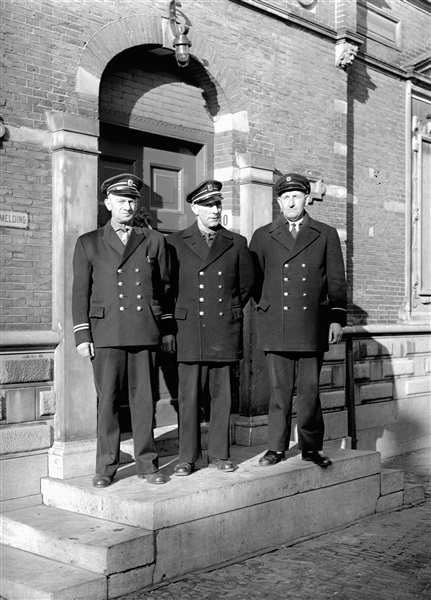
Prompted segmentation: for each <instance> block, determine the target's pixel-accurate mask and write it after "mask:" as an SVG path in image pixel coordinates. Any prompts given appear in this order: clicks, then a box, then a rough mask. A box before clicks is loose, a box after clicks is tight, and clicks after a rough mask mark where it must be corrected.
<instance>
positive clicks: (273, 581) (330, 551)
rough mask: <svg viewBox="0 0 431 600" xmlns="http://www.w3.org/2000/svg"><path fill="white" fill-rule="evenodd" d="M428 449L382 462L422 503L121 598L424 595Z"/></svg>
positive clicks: (430, 498) (429, 585)
mask: <svg viewBox="0 0 431 600" xmlns="http://www.w3.org/2000/svg"><path fill="white" fill-rule="evenodd" d="M429 462H430V453H429V451H421V452H416V453H412V454H410V455H405V456H404V457H400V460H397V459H391V460H390V461H385V462H384V463H383V466H384V467H385V468H403V469H405V470H406V476H405V479H406V481H409V482H414V483H422V484H423V485H425V489H426V493H427V497H426V502H425V503H422V504H418V505H416V506H411V507H406V508H403V509H400V510H396V511H393V512H386V513H380V514H378V515H373V516H372V517H368V518H366V519H362V520H360V521H358V522H356V523H354V524H352V525H350V526H347V527H343V528H340V529H338V530H336V531H332V532H329V533H326V534H323V535H320V536H318V537H315V538H313V539H308V540H304V541H302V542H298V543H296V544H293V545H287V546H282V547H280V548H277V549H276V550H274V551H272V552H267V553H266V554H262V555H259V556H254V557H252V558H249V559H246V560H242V561H240V562H237V563H235V564H230V565H227V566H224V567H221V568H218V569H214V570H208V571H206V572H200V573H197V574H193V575H189V576H187V577H185V578H184V579H182V580H180V581H178V582H174V583H170V584H167V585H164V586H161V587H159V588H156V589H153V590H151V591H142V592H135V593H133V594H129V595H127V596H124V597H123V598H122V599H121V600H261V599H267V600H290V599H300V600H326V599H329V598H331V599H333V598H335V599H337V600H386V599H388V600H431V528H430V514H431V513H430V511H431V485H430V482H431V477H430V470H429Z"/></svg>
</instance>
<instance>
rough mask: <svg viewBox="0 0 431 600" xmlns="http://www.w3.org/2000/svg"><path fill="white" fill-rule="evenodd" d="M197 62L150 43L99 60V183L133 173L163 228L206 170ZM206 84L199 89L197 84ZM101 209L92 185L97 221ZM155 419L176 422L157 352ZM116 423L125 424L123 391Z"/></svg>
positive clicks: (207, 132) (210, 142)
mask: <svg viewBox="0 0 431 600" xmlns="http://www.w3.org/2000/svg"><path fill="white" fill-rule="evenodd" d="M201 72H202V67H201V66H200V65H198V64H197V63H196V64H195V65H194V68H193V67H192V68H191V69H187V70H184V69H180V68H179V67H178V66H177V65H176V62H175V60H173V57H172V55H160V54H158V52H155V51H154V49H153V48H152V47H151V46H138V47H134V48H132V49H129V50H125V51H123V52H121V53H120V54H119V55H117V56H116V57H114V59H113V60H111V61H110V63H109V64H108V65H107V67H106V69H105V71H104V73H103V75H102V79H101V86H100V94H99V119H100V137H99V151H100V156H99V170H98V171H99V173H98V179H99V190H100V184H101V183H102V182H103V181H104V180H105V179H107V178H108V177H111V176H113V175H115V174H118V173H124V172H129V173H134V174H135V175H138V176H139V177H141V179H142V180H143V182H144V186H143V189H142V192H141V196H142V200H141V204H142V206H143V208H144V209H145V212H146V213H147V214H148V215H149V225H150V226H151V227H152V228H154V229H157V230H159V231H160V232H162V233H164V234H168V233H171V232H172V231H178V230H180V229H184V228H185V227H188V226H189V225H191V224H192V223H193V222H194V219H195V217H194V215H193V213H192V211H191V209H190V206H189V205H188V204H187V202H186V201H185V198H186V194H187V192H188V191H190V189H192V188H193V187H194V186H195V185H197V184H198V183H199V182H200V181H202V180H203V179H205V178H206V177H207V176H212V174H213V156H214V127H213V122H212V120H211V118H210V116H209V113H208V106H207V101H206V100H204V98H208V96H209V95H210V90H209V89H208V86H209V81H208V80H207V81H206V84H205V80H204V84H203V86H202V83H201V81H200V80H201V79H202V77H201ZM205 88H206V89H205ZM108 219H109V212H108V211H107V210H106V208H105V206H104V198H103V196H102V194H100V192H99V210H98V225H99V226H101V225H104V224H105V223H106V221H107V220H108ZM159 366H160V369H159V393H158V396H159V398H158V400H157V403H156V423H155V424H156V426H166V425H176V424H177V411H178V407H177V396H178V394H177V392H178V388H177V368H176V362H175V360H174V359H173V358H169V357H166V356H163V354H162V353H160V354H159ZM124 398H125V400H124V402H123V406H122V411H121V415H122V419H121V420H122V429H123V431H124V432H127V431H130V414H129V409H128V405H127V400H126V398H127V394H126V393H125V394H124Z"/></svg>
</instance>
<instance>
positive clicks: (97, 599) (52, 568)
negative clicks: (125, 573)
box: [1, 546, 107, 600]
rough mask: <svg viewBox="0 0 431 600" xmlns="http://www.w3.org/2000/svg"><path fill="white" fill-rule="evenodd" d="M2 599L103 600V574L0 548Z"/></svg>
mask: <svg viewBox="0 0 431 600" xmlns="http://www.w3.org/2000/svg"><path fill="white" fill-rule="evenodd" d="M1 557H2V571H3V573H2V588H1V593H2V596H4V597H5V598H7V599H8V600H84V598H85V599H86V600H87V599H88V600H90V598H91V600H103V599H105V598H107V593H106V589H107V582H106V577H105V576H104V575H99V574H96V573H92V572H91V571H87V570H84V569H78V568H76V567H72V566H70V565H65V564H63V563H61V562H57V561H55V560H49V559H47V558H43V557H41V556H36V555H35V554H30V553H29V552H23V551H22V550H17V549H16V548H11V547H9V546H2V547H1Z"/></svg>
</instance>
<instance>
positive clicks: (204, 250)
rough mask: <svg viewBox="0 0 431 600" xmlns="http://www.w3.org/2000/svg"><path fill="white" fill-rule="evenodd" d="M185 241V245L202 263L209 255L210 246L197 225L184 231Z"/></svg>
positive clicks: (194, 224)
mask: <svg viewBox="0 0 431 600" xmlns="http://www.w3.org/2000/svg"><path fill="white" fill-rule="evenodd" d="M183 240H184V243H185V245H186V246H187V247H188V248H189V249H190V250H191V251H192V252H193V253H194V254H196V256H198V257H199V258H200V259H201V260H202V261H203V260H205V258H206V256H207V254H208V246H207V244H206V242H205V240H204V238H203V237H202V234H201V232H200V231H199V227H198V225H197V223H196V222H195V223H193V225H191V226H190V227H187V229H185V230H184V231H183Z"/></svg>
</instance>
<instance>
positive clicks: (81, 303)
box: [72, 238, 93, 346]
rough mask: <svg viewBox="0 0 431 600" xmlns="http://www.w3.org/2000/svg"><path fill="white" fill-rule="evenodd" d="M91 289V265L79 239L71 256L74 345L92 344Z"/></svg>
mask: <svg viewBox="0 0 431 600" xmlns="http://www.w3.org/2000/svg"><path fill="white" fill-rule="evenodd" d="M91 287H92V265H91V262H90V260H89V258H88V256H87V253H86V251H85V248H84V244H83V242H82V239H81V238H78V241H77V242H76V246H75V252H74V255H73V284H72V319H73V332H74V334H75V343H76V345H77V346H78V345H79V344H82V343H83V342H92V341H93V339H92V336H91V327H90V319H89V307H90V296H91Z"/></svg>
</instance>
